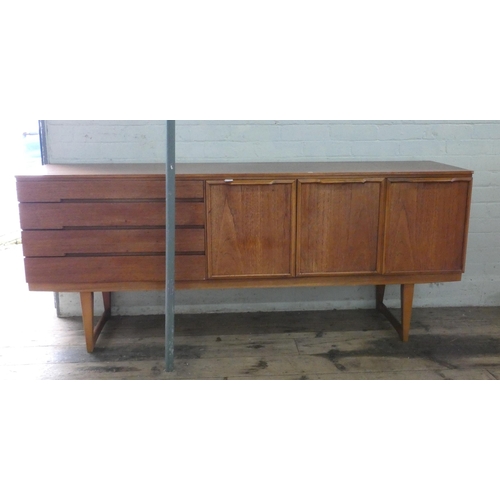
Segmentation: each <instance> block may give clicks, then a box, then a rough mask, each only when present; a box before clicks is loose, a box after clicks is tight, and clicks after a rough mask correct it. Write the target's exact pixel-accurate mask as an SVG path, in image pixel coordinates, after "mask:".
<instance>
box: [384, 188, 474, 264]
mask: <svg viewBox="0 0 500 500" xmlns="http://www.w3.org/2000/svg"><path fill="white" fill-rule="evenodd" d="M470 186H471V182H470V180H469V179H464V180H462V179H460V180H457V179H438V180H432V179H411V180H410V179H407V180H405V179H389V181H388V200H387V216H386V218H387V220H386V234H385V255H384V272H386V273H405V272H412V273H414V272H447V271H448V272H457V271H459V272H463V269H464V265H465V246H466V238H467V225H468V213H469V205H470V194H469V191H470Z"/></svg>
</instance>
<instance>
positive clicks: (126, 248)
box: [22, 229, 205, 257]
mask: <svg viewBox="0 0 500 500" xmlns="http://www.w3.org/2000/svg"><path fill="white" fill-rule="evenodd" d="M22 241H23V252H24V256H25V257H58V256H59V257H63V256H65V255H78V254H94V255H95V254H129V253H163V254H164V253H165V230H164V229H84V230H82V229H65V230H61V229H56V230H50V229H49V230H44V231H41V230H34V231H24V232H23V234H22ZM175 251H176V252H180V253H186V252H190V253H191V252H198V253H204V252H205V231H204V229H177V230H176V231H175Z"/></svg>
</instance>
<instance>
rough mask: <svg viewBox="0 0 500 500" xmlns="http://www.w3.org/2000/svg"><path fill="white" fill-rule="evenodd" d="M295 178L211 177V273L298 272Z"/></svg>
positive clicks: (261, 273)
mask: <svg viewBox="0 0 500 500" xmlns="http://www.w3.org/2000/svg"><path fill="white" fill-rule="evenodd" d="M294 186H295V181H274V182H273V181H262V182H260V181H243V182H240V183H238V182H231V183H224V182H207V202H208V217H207V236H208V275H209V277H210V278H217V277H225V278H231V277H263V276H291V275H293V273H294V254H293V250H294V243H295V242H294V240H295V238H294V236H295V229H294V228H295V189H294Z"/></svg>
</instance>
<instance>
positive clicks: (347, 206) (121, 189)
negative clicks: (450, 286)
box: [16, 161, 472, 352]
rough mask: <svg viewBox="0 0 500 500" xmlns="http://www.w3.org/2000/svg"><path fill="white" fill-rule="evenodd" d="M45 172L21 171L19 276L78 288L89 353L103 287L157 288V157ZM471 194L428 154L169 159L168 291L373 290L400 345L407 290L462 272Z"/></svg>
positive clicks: (462, 179)
mask: <svg viewBox="0 0 500 500" xmlns="http://www.w3.org/2000/svg"><path fill="white" fill-rule="evenodd" d="M42 169H43V171H42V172H40V173H39V172H37V173H36V174H34V173H31V174H26V175H18V176H16V178H17V192H18V200H19V210H20V220H21V228H22V244H23V251H24V257H25V261H24V262H25V270H26V281H27V282H28V284H29V289H30V290H44V291H55V292H61V291H71V292H79V293H80V297H81V304H82V315H83V323H84V331H85V338H86V345H87V350H88V352H92V351H93V349H94V346H95V342H96V340H97V337H98V335H99V333H100V331H101V329H102V327H103V325H104V323H105V321H106V320H107V318H108V317H109V316H110V314H111V292H113V291H121V290H152V289H158V290H160V289H161V290H163V289H164V287H165V237H166V235H165V165H164V164H104V165H45V166H44V167H42ZM471 190H472V172H471V171H469V170H464V169H460V168H457V167H452V166H448V165H443V164H439V163H435V162H419V161H413V162H360V163H358V162H344V163H338V162H336V163H332V162H328V163H326V162H314V163H289V162H287V163H285V162H283V163H240V164H234V163H232V164H210V163H208V164H177V165H176V203H175V207H176V208H175V211H176V213H175V225H176V226H175V251H176V257H175V279H176V281H175V283H176V288H240V287H290V286H320V285H326V286H333V285H350V284H352V285H375V287H376V293H375V304H376V308H377V309H378V310H379V311H380V312H382V313H383V314H384V315H385V316H386V317H387V318H388V319H389V321H390V322H391V323H392V324H393V326H394V327H395V328H396V330H397V331H398V333H399V335H400V337H401V339H402V340H403V341H407V340H408V336H409V330H410V318H411V310H412V302H413V291H414V285H415V284H417V283H433V282H445V281H459V280H460V279H461V276H462V273H463V272H464V267H465V254H466V246H467V232H468V222H469V211H470V202H471ZM388 284H399V285H401V321H398V320H397V319H396V318H395V316H394V315H393V314H392V313H391V312H390V311H389V310H388V309H387V307H386V306H385V305H384V303H383V298H384V290H385V286H386V285H388ZM94 292H102V294H103V299H104V305H105V311H104V314H103V316H102V318H101V319H100V321H99V322H98V324H97V325H96V326H94V324H93V316H94Z"/></svg>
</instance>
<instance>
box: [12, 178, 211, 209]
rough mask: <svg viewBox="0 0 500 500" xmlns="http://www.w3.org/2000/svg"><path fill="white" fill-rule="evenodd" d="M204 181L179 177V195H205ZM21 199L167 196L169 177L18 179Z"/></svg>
mask: <svg viewBox="0 0 500 500" xmlns="http://www.w3.org/2000/svg"><path fill="white" fill-rule="evenodd" d="M203 192H204V189H203V181H176V192H175V197H176V199H200V200H201V199H203V198H204V195H203ZM17 196H18V200H19V201H20V202H21V203H23V202H58V201H65V200H120V199H121V200H126V199H129V200H141V199H142V200H153V199H160V200H164V199H165V179H155V180H152V179H137V178H135V179H134V178H132V179H130V178H129V179H71V180H43V179H40V180H36V181H18V182H17Z"/></svg>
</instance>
